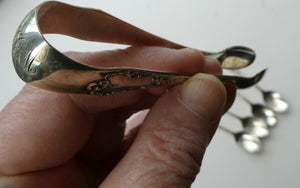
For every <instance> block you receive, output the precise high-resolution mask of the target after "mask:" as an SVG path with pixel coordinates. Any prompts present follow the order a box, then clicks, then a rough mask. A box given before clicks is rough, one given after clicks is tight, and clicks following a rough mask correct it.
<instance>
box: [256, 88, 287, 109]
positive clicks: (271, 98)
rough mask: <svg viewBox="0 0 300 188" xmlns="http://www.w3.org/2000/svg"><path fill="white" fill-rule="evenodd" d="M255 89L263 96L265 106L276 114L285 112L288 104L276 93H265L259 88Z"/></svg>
mask: <svg viewBox="0 0 300 188" xmlns="http://www.w3.org/2000/svg"><path fill="white" fill-rule="evenodd" d="M256 88H257V89H258V90H259V91H260V92H261V93H262V94H263V98H264V101H265V105H266V106H267V107H268V108H270V109H272V110H273V111H275V112H277V113H284V112H287V111H288V109H289V103H288V102H287V101H285V100H284V99H283V98H282V96H281V95H280V94H279V93H278V92H276V91H265V90H263V89H262V88H261V87H259V86H256Z"/></svg>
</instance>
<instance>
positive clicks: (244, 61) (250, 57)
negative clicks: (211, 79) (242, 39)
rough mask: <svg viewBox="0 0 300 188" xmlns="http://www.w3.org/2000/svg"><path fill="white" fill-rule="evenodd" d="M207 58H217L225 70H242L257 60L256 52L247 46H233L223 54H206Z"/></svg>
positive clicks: (222, 52)
mask: <svg viewBox="0 0 300 188" xmlns="http://www.w3.org/2000/svg"><path fill="white" fill-rule="evenodd" d="M202 52H203V53H204V55H206V56H207V57H214V58H216V59H217V60H218V61H219V62H220V63H221V65H222V67H223V68H224V69H240V68H244V67H247V66H249V65H250V64H251V63H252V62H253V61H254V60H255V56H256V55H255V52H254V50H252V49H250V48H247V47H245V46H232V47H230V48H226V49H225V50H223V51H221V52H204V51H202Z"/></svg>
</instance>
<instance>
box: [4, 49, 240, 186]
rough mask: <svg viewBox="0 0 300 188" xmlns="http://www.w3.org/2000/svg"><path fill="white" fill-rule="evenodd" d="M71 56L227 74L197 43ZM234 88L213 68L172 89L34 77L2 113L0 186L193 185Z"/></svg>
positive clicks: (104, 62) (102, 63)
mask: <svg viewBox="0 0 300 188" xmlns="http://www.w3.org/2000/svg"><path fill="white" fill-rule="evenodd" d="M67 55H68V56H70V57H71V58H73V59H75V60H77V61H80V62H83V63H86V64H90V65H97V66H120V65H122V66H131V67H142V68H147V69H156V70H161V71H170V72H180V73H189V74H194V73H197V72H205V73H221V67H220V65H219V64H218V62H216V61H215V60H209V59H205V58H204V56H203V55H202V53H201V52H199V51H196V50H192V49H182V50H173V49H168V48H161V47H131V48H128V49H125V50H119V51H108V52H100V53H76V52H72V53H67ZM234 95H235V87H234V86H233V85H230V84H226V87H224V85H223V84H222V83H221V82H220V81H219V80H218V79H217V78H215V77H214V76H211V75H207V74H196V75H195V76H193V77H192V78H191V79H189V80H188V81H187V82H185V83H184V84H182V85H178V86H175V87H173V88H170V89H167V90H166V88H154V89H149V90H144V91H135V92H127V93H120V94H117V95H111V96H105V97H101V96H87V95H75V94H63V93H54V92H49V91H45V90H41V89H38V88H35V87H32V86H30V85H26V86H25V87H24V89H23V90H22V91H21V92H20V93H19V94H18V95H17V96H16V97H15V98H14V99H13V100H12V101H11V102H10V103H9V104H8V105H7V106H6V107H5V108H4V109H3V111H2V112H1V114H0V130H1V131H0V187H20V188H25V187H26V188H27V187H30V188H32V187H43V188H44V187H47V188H48V187H49V188H53V187H56V188H60V187H80V188H82V187H98V186H100V187H101V188H102V187H103V188H104V187H109V188H112V187H114V188H117V187H122V188H127V187H128V188H129V187H130V188H132V187H190V186H191V184H192V182H193V180H194V178H195V177H196V175H197V173H198V171H199V169H200V166H201V161H202V157H203V155H204V152H205V149H206V147H207V145H208V144H209V142H210V140H211V138H212V136H213V134H214V132H215V130H216V128H217V125H218V123H219V120H220V117H221V116H222V114H223V113H224V112H225V111H226V110H227V109H228V108H229V106H230V105H231V104H232V102H233V100H234ZM143 109H150V112H149V113H148V114H145V113H144V114H140V116H136V119H132V121H131V122H129V123H128V126H130V127H132V128H131V129H130V128H129V129H130V130H129V131H128V133H127V134H126V135H125V136H124V131H125V128H126V119H128V118H129V117H130V116H131V115H132V114H133V113H135V112H138V111H141V110H143ZM141 115H144V116H146V118H145V119H144V117H142V116H141ZM127 129H128V127H127Z"/></svg>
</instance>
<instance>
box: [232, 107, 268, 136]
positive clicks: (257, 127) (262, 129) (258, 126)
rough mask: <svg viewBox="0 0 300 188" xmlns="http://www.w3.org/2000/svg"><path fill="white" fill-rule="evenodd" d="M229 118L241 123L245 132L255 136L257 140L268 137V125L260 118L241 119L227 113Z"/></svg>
mask: <svg viewBox="0 0 300 188" xmlns="http://www.w3.org/2000/svg"><path fill="white" fill-rule="evenodd" d="M227 114H229V115H230V116H232V117H234V118H236V119H238V120H240V121H241V123H242V125H243V127H244V130H245V132H247V133H250V134H252V135H255V136H257V137H259V138H264V137H267V136H269V135H270V131H269V129H268V125H267V124H266V122H264V121H263V120H262V119H261V118H257V117H253V116H252V117H245V118H241V117H239V116H237V115H236V114H233V113H231V112H227Z"/></svg>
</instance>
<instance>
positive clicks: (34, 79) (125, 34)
mask: <svg viewBox="0 0 300 188" xmlns="http://www.w3.org/2000/svg"><path fill="white" fill-rule="evenodd" d="M49 33H56V34H63V35H68V36H71V37H75V38H79V39H83V40H90V41H99V42H110V43H122V44H128V45H154V46H164V47H169V48H175V49H179V48H184V46H181V45H179V44H176V43H173V42H170V41H167V40H164V39H162V38H159V37H157V36H154V35H152V34H150V33H147V32H145V31H142V30H141V29H138V28H136V27H134V26H132V25H129V24H127V23H125V22H123V21H121V20H119V19H117V18H115V17H113V16H111V15H108V14H106V13H104V12H102V11H99V10H93V9H84V8H80V7H74V6H70V5H67V4H63V3H60V2H45V3H43V4H41V5H39V6H38V7H36V8H35V9H33V10H32V11H31V12H30V13H29V14H28V15H27V16H26V17H25V18H24V20H23V21H22V23H21V24H20V26H19V28H18V30H17V32H16V34H15V37H14V41H13V47H12V58H13V62H14V66H15V69H16V72H17V74H18V75H19V77H20V78H21V79H22V80H24V81H25V82H27V83H29V84H32V85H34V86H37V87H40V88H43V89H47V90H51V91H57V92H67V93H83V94H92V95H110V94H114V93H118V92H124V91H130V90H139V89H144V88H150V87H160V86H172V85H175V84H178V83H181V82H183V81H185V80H187V79H188V78H189V77H190V76H191V75H184V74H178V73H170V72H159V71H151V70H143V69H136V68H124V67H111V68H101V67H92V66H87V65H83V64H81V63H80V62H76V61H74V60H72V59H70V58H68V57H67V56H65V55H63V54H62V53H61V52H59V51H58V50H56V49H55V48H54V47H53V46H51V44H49V43H48V41H47V40H46V39H45V38H44V37H43V34H49ZM225 51H226V50H225ZM207 55H209V54H207ZM263 74H264V71H261V72H260V73H258V74H257V75H255V76H253V77H250V78H245V77H238V76H226V75H216V77H218V78H219V79H220V80H221V81H223V82H232V83H234V84H236V85H237V87H238V88H246V87H250V86H252V85H254V84H255V83H257V82H258V81H259V80H260V79H261V77H262V76H263Z"/></svg>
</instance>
